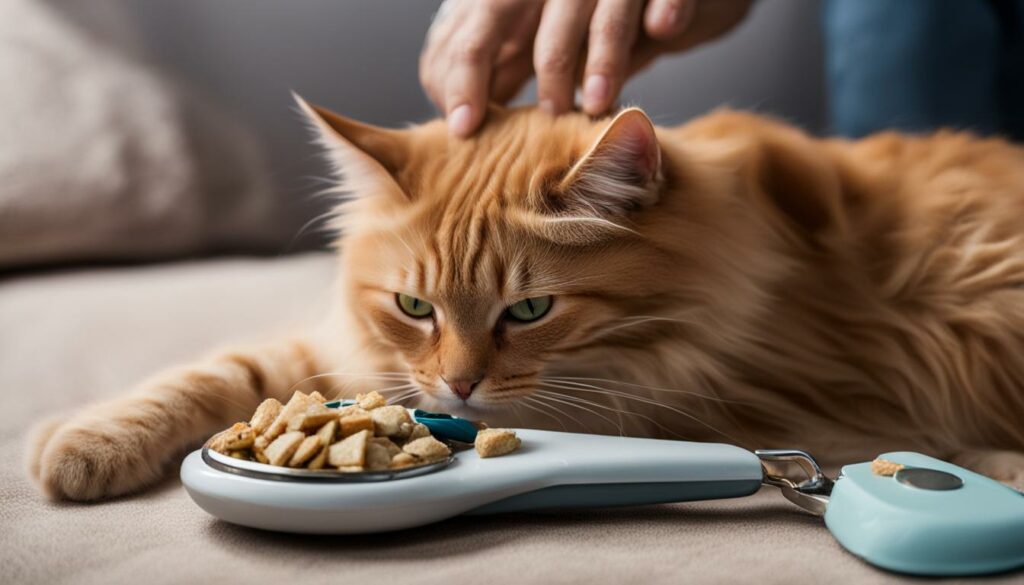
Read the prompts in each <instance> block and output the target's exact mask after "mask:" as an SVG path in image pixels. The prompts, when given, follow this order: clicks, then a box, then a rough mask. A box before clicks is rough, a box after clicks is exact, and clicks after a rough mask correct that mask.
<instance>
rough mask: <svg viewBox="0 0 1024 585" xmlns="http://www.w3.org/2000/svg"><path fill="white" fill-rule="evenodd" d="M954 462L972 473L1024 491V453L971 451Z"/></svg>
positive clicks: (957, 457)
mask: <svg viewBox="0 0 1024 585" xmlns="http://www.w3.org/2000/svg"><path fill="white" fill-rule="evenodd" d="M953 462H954V463H956V464H957V465H959V466H961V467H966V468H967V469H970V470H971V471H974V472H977V473H980V474H982V475H986V476H988V477H991V478H992V479H994V480H996V481H1000V482H1002V483H1005V484H1006V485H1009V486H1011V487H1015V488H1017V489H1019V490H1024V453H1018V452H1017V451H971V452H968V453H961V454H960V455H957V456H956V457H954V458H953Z"/></svg>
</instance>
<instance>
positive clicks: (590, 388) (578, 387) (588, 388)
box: [545, 380, 743, 445]
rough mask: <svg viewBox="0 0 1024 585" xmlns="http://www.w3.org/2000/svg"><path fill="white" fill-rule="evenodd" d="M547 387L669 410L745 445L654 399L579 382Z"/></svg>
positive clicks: (561, 382) (688, 414)
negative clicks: (633, 401)
mask: <svg viewBox="0 0 1024 585" xmlns="http://www.w3.org/2000/svg"><path fill="white" fill-rule="evenodd" d="M560 384H566V385H564V386H560ZM545 385H547V386H548V387H549V388H550V387H552V386H554V387H556V388H558V389H561V390H569V391H577V392H592V393H595V394H604V395H606V396H618V397H620V398H624V399H626V400H635V401H636V402H640V403H643V404H648V405H650V406H656V407H658V408H663V409H665V410H668V411H671V412H674V413H676V414H679V415H681V416H684V417H686V418H688V419H690V420H692V421H693V422H695V423H697V424H699V425H701V426H703V427H705V428H707V429H709V430H711V431H714V432H715V433H718V434H719V435H721V436H723V437H725V438H727V439H729V440H730V441H733V442H735V443H736V444H739V445H742V444H743V441H740V440H739V439H738V438H736V437H734V436H732V435H730V434H729V433H726V432H725V431H723V430H721V429H719V428H717V427H715V426H714V425H712V424H710V423H707V422H705V421H703V420H701V419H700V418H698V417H696V416H694V415H693V414H691V413H689V412H686V411H684V410H680V409H678V408H676V407H674V406H671V405H668V404H665V403H663V402H660V401H658V400H654V399H653V398H646V397H643V396H636V395H633V394H629V393H627V392H621V391H618V390H610V389H608V388H601V387H599V386H594V385H592V384H582V383H579V382H564V381H557V380H551V381H545Z"/></svg>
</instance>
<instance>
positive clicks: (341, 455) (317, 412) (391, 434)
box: [208, 392, 451, 472]
mask: <svg viewBox="0 0 1024 585" xmlns="http://www.w3.org/2000/svg"><path fill="white" fill-rule="evenodd" d="M324 402H326V400H325V399H324V397H323V396H321V395H320V393H319V392H313V393H312V394H309V395H307V394H303V393H302V392H295V394H293V395H292V397H291V399H290V400H288V404H284V405H282V404H281V403H280V402H278V401H277V400H275V399H273V398H268V399H267V400H264V401H263V403H262V404H260V406H259V408H257V409H256V413H255V414H253V416H252V420H250V421H249V422H248V423H243V422H240V423H236V424H235V425H234V426H232V427H231V428H230V429H228V430H226V431H224V432H222V433H219V434H217V435H215V436H214V437H213V438H212V439H211V440H210V443H209V445H208V446H209V448H210V449H212V450H214V451H217V452H218V453H223V454H225V455H229V456H231V457H236V458H238V459H246V460H251V461H259V462H260V463H267V464H270V465H278V466H285V467H301V468H306V469H325V468H331V469H337V470H339V471H349V472H351V471H380V470H386V469H401V468H403V467H412V466H414V465H421V464H425V463H434V462H436V461H442V460H444V459H447V458H448V457H449V456H450V455H451V450H450V449H449V448H448V445H445V444H444V443H442V442H441V441H438V440H437V439H435V438H434V437H433V436H432V435H431V434H430V430H429V429H427V427H425V426H424V425H422V424H419V423H417V422H415V421H413V420H412V417H411V416H409V411H408V410H406V409H405V407H403V406H398V405H390V406H389V405H388V404H387V401H385V400H384V397H383V396H381V395H380V394H379V393H377V392H370V393H369V394H365V395H364V394H360V395H359V396H357V397H356V403H355V404H353V405H350V406H345V407H342V408H327V407H326V406H324Z"/></svg>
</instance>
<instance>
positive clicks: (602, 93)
mask: <svg viewBox="0 0 1024 585" xmlns="http://www.w3.org/2000/svg"><path fill="white" fill-rule="evenodd" d="M607 100H608V78H607V77H605V76H604V75H591V76H589V77H587V81H586V82H585V83H584V84H583V109H585V110H587V111H588V112H591V113H597V112H599V111H600V110H603V109H604V105H605V102H606V101H607Z"/></svg>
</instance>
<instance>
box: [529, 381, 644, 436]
mask: <svg viewBox="0 0 1024 585" xmlns="http://www.w3.org/2000/svg"><path fill="white" fill-rule="evenodd" d="M533 398H536V399H537V400H540V401H541V402H542V403H547V406H548V408H553V409H555V410H558V411H559V412H562V413H563V414H565V415H566V416H568V417H569V418H571V419H572V420H574V421H576V422H579V421H578V420H577V419H576V418H575V417H573V416H572V415H571V414H569V413H567V412H564V411H562V410H561V409H560V408H558V407H557V406H555V405H553V404H551V402H557V403H559V404H564V405H566V406H572V407H575V408H577V409H580V410H583V411H586V412H589V413H591V414H593V415H594V416H597V417H599V418H603V419H604V420H606V421H608V423H609V424H611V425H612V426H614V427H616V428H617V429H618V431H619V436H620V437H621V436H623V435H624V434H625V433H624V431H623V428H622V425H620V424H618V425H617V424H616V423H615V421H613V420H612V419H610V418H608V417H606V416H604V415H603V414H600V413H598V412H596V411H593V410H591V409H589V408H587V407H585V406H581V405H579V404H574V403H572V402H569V401H566V400H562V398H561V397H560V396H559V397H556V396H555V393H550V394H549V393H547V392H543V391H541V390H534V394H533ZM579 424H580V426H581V427H582V428H583V429H584V430H586V431H587V432H588V433H590V432H593V431H591V430H590V427H589V426H587V425H584V424H583V423H581V422H580V423H579Z"/></svg>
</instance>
